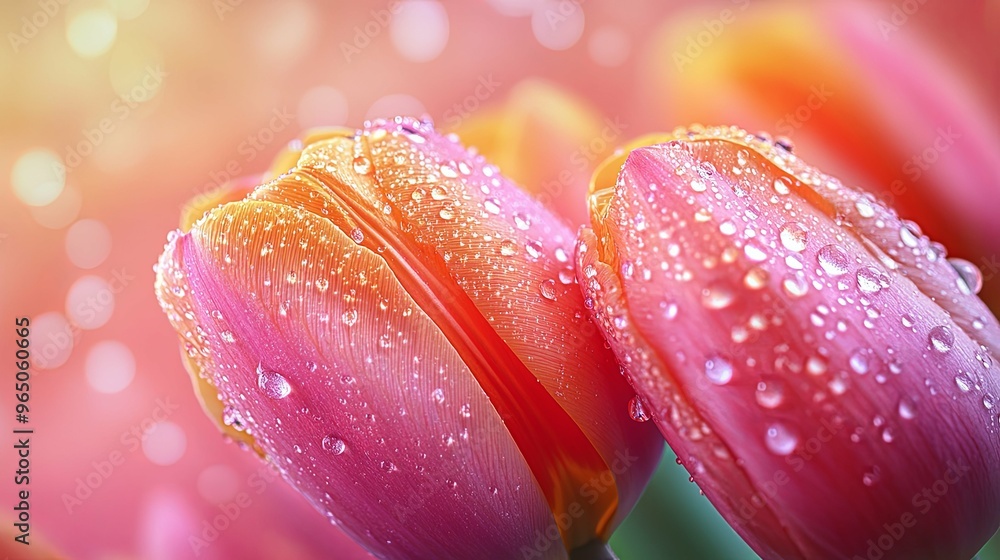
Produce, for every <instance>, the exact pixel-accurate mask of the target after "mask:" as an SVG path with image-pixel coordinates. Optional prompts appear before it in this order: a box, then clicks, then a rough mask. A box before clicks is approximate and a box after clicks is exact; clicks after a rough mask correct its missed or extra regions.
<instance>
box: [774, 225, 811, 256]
mask: <svg viewBox="0 0 1000 560" xmlns="http://www.w3.org/2000/svg"><path fill="white" fill-rule="evenodd" d="M778 236H779V237H780V238H781V244H782V245H784V246H785V249H788V250H789V251H795V252H796V253H799V252H801V251H803V250H805V248H806V240H807V239H808V238H809V231H808V230H807V229H806V227H805V226H804V225H802V224H800V223H799V222H788V223H787V224H785V225H784V226H782V227H781V233H779V234H778Z"/></svg>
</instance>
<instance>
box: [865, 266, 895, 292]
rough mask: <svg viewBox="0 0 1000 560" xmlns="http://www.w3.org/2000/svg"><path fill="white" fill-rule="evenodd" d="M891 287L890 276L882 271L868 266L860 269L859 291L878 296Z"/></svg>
mask: <svg viewBox="0 0 1000 560" xmlns="http://www.w3.org/2000/svg"><path fill="white" fill-rule="evenodd" d="M888 287H889V275H888V274H886V273H884V272H882V271H881V270H879V269H877V268H875V267H873V266H866V267H863V268H859V269H858V289H859V290H861V292H862V293H865V294H876V293H878V292H880V291H882V288H888Z"/></svg>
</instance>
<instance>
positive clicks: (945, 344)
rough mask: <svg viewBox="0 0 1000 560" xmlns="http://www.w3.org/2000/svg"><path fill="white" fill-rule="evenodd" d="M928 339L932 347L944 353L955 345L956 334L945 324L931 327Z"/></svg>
mask: <svg viewBox="0 0 1000 560" xmlns="http://www.w3.org/2000/svg"><path fill="white" fill-rule="evenodd" d="M927 339H928V340H929V341H930V343H931V348H933V349H935V350H937V351H938V352H940V353H942V354H944V353H946V352H948V351H949V350H951V347H952V346H954V345H955V335H954V334H953V333H952V332H951V329H950V328H948V327H946V326H943V325H939V326H936V327H934V328H933V329H931V331H930V333H929V334H928V335H927Z"/></svg>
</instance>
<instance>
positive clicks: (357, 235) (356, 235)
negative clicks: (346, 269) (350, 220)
mask: <svg viewBox="0 0 1000 560" xmlns="http://www.w3.org/2000/svg"><path fill="white" fill-rule="evenodd" d="M351 239H353V240H354V242H355V243H358V244H360V243H361V242H363V241H364V240H365V232H363V231H361V228H354V229H352V230H351Z"/></svg>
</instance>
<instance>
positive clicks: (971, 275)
mask: <svg viewBox="0 0 1000 560" xmlns="http://www.w3.org/2000/svg"><path fill="white" fill-rule="evenodd" d="M948 262H949V263H951V266H952V268H954V269H955V272H957V273H958V280H957V282H956V283H957V284H958V289H959V290H961V291H962V293H964V294H978V293H979V292H980V290H982V289H983V272H982V271H981V270H979V267H978V266H976V265H974V264H972V263H970V262H969V261H967V260H965V259H948Z"/></svg>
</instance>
